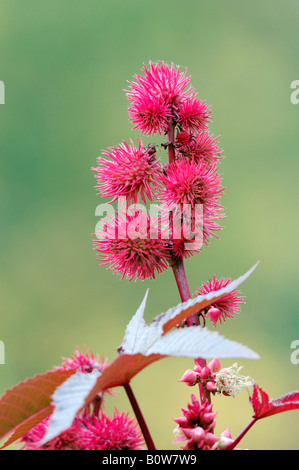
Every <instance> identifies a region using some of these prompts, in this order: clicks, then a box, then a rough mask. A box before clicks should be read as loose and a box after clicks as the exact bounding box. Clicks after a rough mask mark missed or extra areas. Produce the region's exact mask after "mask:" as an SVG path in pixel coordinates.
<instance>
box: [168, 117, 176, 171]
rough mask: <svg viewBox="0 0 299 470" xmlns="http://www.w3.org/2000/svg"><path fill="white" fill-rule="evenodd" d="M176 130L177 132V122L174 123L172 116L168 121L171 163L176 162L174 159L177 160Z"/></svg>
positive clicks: (169, 157)
mask: <svg viewBox="0 0 299 470" xmlns="http://www.w3.org/2000/svg"><path fill="white" fill-rule="evenodd" d="M174 132H175V124H173V120H172V118H170V119H169V123H168V159H169V163H171V162H174V160H175V151H174Z"/></svg>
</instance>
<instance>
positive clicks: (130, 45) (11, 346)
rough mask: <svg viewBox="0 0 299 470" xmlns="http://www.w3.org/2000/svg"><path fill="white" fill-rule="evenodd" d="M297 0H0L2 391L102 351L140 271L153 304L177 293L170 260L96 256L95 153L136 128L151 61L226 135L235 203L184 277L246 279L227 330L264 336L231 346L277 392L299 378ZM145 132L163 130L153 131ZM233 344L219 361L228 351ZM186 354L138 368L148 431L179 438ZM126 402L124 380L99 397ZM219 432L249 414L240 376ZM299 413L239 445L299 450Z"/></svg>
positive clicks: (159, 308) (135, 302)
mask: <svg viewBox="0 0 299 470" xmlns="http://www.w3.org/2000/svg"><path fill="white" fill-rule="evenodd" d="M298 3H299V2H298V1H297V0H296V1H289V0H262V1H261V0H252V1H251V2H240V1H239V2H238V1H231V0H226V1H225V2H224V1H222V0H217V1H216V0H210V1H209V2H206V1H203V0H196V1H195V0H194V1H192V0H185V1H184V2H179V1H177V0H171V1H170V0H164V1H157V0H152V1H151V2H143V1H140V0H134V1H133V0H131V1H127V2H123V1H121V0H111V1H104V0H84V1H83V0H80V1H79V0H52V1H51V2H41V1H40V0H27V1H26V2H24V1H23V0H1V5H0V80H3V81H4V83H5V87H6V88H5V91H6V96H5V98H6V104H5V105H2V106H0V116H1V129H0V133H1V137H0V151H1V158H0V165H1V171H0V205H1V218H0V227H1V246H0V256H1V258H0V260H1V261H0V285H1V287H0V289H1V293H0V305H1V315H0V339H1V340H3V341H4V343H5V352H6V364H5V365H2V366H0V389H1V390H0V391H1V393H3V392H4V390H5V389H6V388H9V387H12V386H13V385H15V384H16V383H17V382H19V381H21V380H23V379H25V378H26V377H28V376H32V375H34V374H36V373H42V372H44V371H46V370H48V369H50V368H52V367H53V366H54V365H59V364H60V358H61V357H62V356H70V355H71V354H72V353H73V351H74V349H75V346H79V347H80V348H84V345H86V346H87V347H88V349H89V350H90V349H91V350H93V351H94V352H95V353H99V354H102V355H103V356H105V357H108V358H109V359H110V360H112V359H113V358H114V357H115V356H116V347H117V346H118V345H119V344H120V342H121V340H122V337H123V334H124V330H125V327H126V325H127V323H128V321H129V319H130V318H131V316H132V314H133V313H135V311H136V309H137V307H138V306H139V304H140V302H141V300H142V298H143V295H144V293H145V290H146V288H148V287H149V288H150V295H149V301H148V305H147V310H146V319H147V321H151V319H152V318H153V317H154V316H156V315H157V314H159V313H161V312H163V311H165V310H166V309H167V308H169V307H172V306H174V305H175V304H176V303H178V302H179V296H178V293H177V290H176V286H175V283H174V280H173V278H172V273H171V272H170V271H169V272H166V273H164V274H163V275H161V276H159V277H157V279H156V281H151V282H143V283H140V282H139V283H136V282H131V283H128V282H127V281H120V279H119V277H117V276H116V275H113V274H112V273H110V272H108V271H106V270H105V268H103V267H101V266H99V263H98V262H97V260H96V254H95V252H94V251H93V245H92V240H93V236H92V233H93V231H94V227H95V224H96V222H97V218H96V217H95V208H96V206H97V205H98V204H99V203H100V202H102V201H101V200H100V199H99V197H98V196H96V192H95V190H94V185H95V180H94V175H93V173H92V172H91V171H90V168H91V167H92V166H94V165H95V164H96V159H97V156H98V155H99V154H100V152H101V150H102V149H105V148H107V147H108V146H112V145H117V144H118V143H119V142H121V140H123V139H129V138H131V137H132V138H133V139H134V140H135V139H136V138H137V137H139V133H138V132H137V131H132V125H131V124H130V123H129V121H128V112H127V106H128V102H127V99H126V96H125V93H124V91H123V90H124V89H125V88H126V85H127V83H126V81H127V80H130V79H131V78H132V76H133V75H134V74H135V73H138V72H139V71H140V69H141V67H142V63H143V62H145V63H148V61H149V60H152V61H158V60H160V59H161V60H164V61H166V62H168V63H170V62H174V63H175V64H178V65H180V66H181V67H182V70H185V67H188V71H189V73H190V74H191V76H192V84H193V86H194V87H195V89H196V90H197V91H198V94H199V97H200V98H201V99H206V101H207V103H208V104H209V105H212V117H213V124H212V125H211V130H212V131H213V132H214V133H215V134H217V135H221V140H220V142H221V145H222V147H223V149H224V154H225V157H226V158H225V159H224V160H223V161H222V163H221V171H222V173H223V175H224V185H225V186H226V188H227V189H226V192H225V195H224V197H223V198H222V202H223V204H224V205H225V207H226V208H227V209H226V214H227V218H226V219H225V224H224V225H225V229H224V230H223V231H222V232H221V236H220V240H219V241H218V240H216V239H215V240H213V241H212V242H211V243H210V245H209V247H208V248H206V249H205V250H204V251H203V252H202V254H200V255H197V256H195V257H194V258H193V259H191V260H190V261H188V262H187V264H186V271H187V277H188V279H189V282H190V287H191V290H192V292H194V291H195V289H196V287H197V286H199V285H200V284H201V282H202V281H203V280H207V279H208V278H209V277H211V276H212V275H213V274H214V273H215V274H216V275H218V276H221V275H223V276H231V277H232V278H236V277H238V276H239V275H241V274H243V273H244V272H245V271H247V269H249V268H250V267H251V266H252V265H253V264H254V263H255V262H256V261H257V260H260V265H259V267H258V269H257V270H256V271H255V273H254V274H253V275H252V277H251V278H250V279H249V280H247V281H246V283H245V284H244V285H243V286H242V290H243V293H244V294H245V295H246V296H247V303H246V306H244V307H243V309H242V315H240V316H239V317H238V318H236V319H235V320H233V321H229V322H227V323H226V324H225V325H224V326H223V327H222V328H221V329H220V331H221V333H223V334H225V335H226V336H227V337H228V338H230V339H234V340H238V341H240V342H242V343H244V344H247V345H248V346H250V347H251V348H252V349H254V350H256V351H257V352H258V353H259V354H260V356H261V359H260V360H259V361H254V362H251V361H238V364H240V365H241V364H242V363H243V364H244V374H245V375H250V376H251V377H253V378H254V379H255V381H256V382H257V383H258V384H259V385H260V386H262V387H263V388H264V389H265V390H267V391H268V392H269V394H270V396H271V397H273V398H276V397H278V396H280V395H282V394H284V393H286V392H288V391H291V390H294V389H299V380H298V378H299V364H298V365H297V366H296V365H293V364H292V363H291V361H290V355H291V352H292V349H291V348H290V344H291V342H292V341H293V340H296V339H299V317H298V278H297V274H298V258H299V257H298V228H299V227H298V189H297V188H298V147H299V143H298V123H299V105H297V106H296V105H293V104H291V101H290V94H291V89H290V84H291V82H292V81H293V80H296V79H299V70H298V44H299V41H298V39H299V37H298V25H299V23H298V18H299V5H298ZM154 141H155V139H154ZM231 362H232V361H223V365H230V364H231ZM192 364H193V361H192V360H188V359H175V358H168V359H165V360H163V361H161V362H159V363H155V364H153V365H151V366H150V367H149V368H147V369H145V370H143V371H142V372H141V373H140V374H139V375H138V376H137V377H136V378H134V380H133V382H132V386H133V389H134V391H135V394H136V396H137V398H138V400H139V402H140V405H141V407H142V410H143V411H144V415H145V417H146V419H147V421H148V425H149V427H150V429H151V431H152V435H153V438H154V440H155V442H156V445H157V447H158V448H160V449H177V448H178V446H177V445H174V444H172V440H173V434H172V431H173V428H174V427H175V426H174V423H173V421H172V419H171V417H176V416H180V414H181V411H180V408H181V407H184V406H186V404H187V402H188V400H189V399H190V393H191V392H193V391H194V392H195V390H194V389H190V388H188V387H186V386H184V385H183V384H180V383H178V379H179V378H180V377H181V375H182V373H183V372H184V370H185V369H186V368H189V367H192ZM114 406H117V407H118V408H119V409H121V410H125V411H126V410H128V411H131V409H130V406H129V405H128V403H127V399H126V397H125V395H124V392H123V391H122V390H120V391H119V394H118V396H117V397H116V398H115V399H110V400H109V403H108V405H107V408H106V411H107V412H109V413H110V412H111V413H112V411H113V409H114ZM214 408H215V410H219V413H218V421H217V427H216V432H217V434H220V432H222V431H223V430H224V429H225V428H226V427H228V426H229V427H230V429H231V432H232V434H233V435H234V436H236V435H237V434H238V433H239V432H240V431H241V430H242V429H243V427H244V426H245V425H246V424H247V422H248V421H249V420H250V417H251V408H250V406H249V403H248V395H247V392H246V391H244V392H242V394H241V395H240V396H238V397H236V398H235V399H228V398H221V397H219V398H216V399H215V407H214ZM298 418H299V415H298V412H288V413H285V414H284V415H279V416H276V417H271V418H268V420H264V421H261V422H259V423H257V424H256V427H255V428H253V429H252V430H251V431H250V432H249V433H248V435H247V436H246V438H245V439H244V442H243V444H242V445H243V447H245V448H251V449H253V448H255V449H279V448H283V449H299V440H298V435H299V423H298Z"/></svg>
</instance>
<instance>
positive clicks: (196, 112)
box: [178, 97, 211, 132]
mask: <svg viewBox="0 0 299 470" xmlns="http://www.w3.org/2000/svg"><path fill="white" fill-rule="evenodd" d="M178 115H179V117H178V124H179V125H180V127H181V128H183V129H184V130H188V131H191V132H192V131H193V132H196V131H198V130H200V129H201V130H202V129H206V128H207V127H208V123H209V122H211V119H210V107H208V106H207V105H206V104H205V102H204V101H200V100H198V99H196V98H194V97H191V98H186V99H185V100H183V101H182V103H181V104H180V108H179V112H178Z"/></svg>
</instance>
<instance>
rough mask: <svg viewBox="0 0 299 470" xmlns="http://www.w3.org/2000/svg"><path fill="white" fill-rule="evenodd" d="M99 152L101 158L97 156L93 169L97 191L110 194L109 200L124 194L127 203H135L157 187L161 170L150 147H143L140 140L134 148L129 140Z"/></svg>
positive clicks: (150, 196)
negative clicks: (101, 155)
mask: <svg viewBox="0 0 299 470" xmlns="http://www.w3.org/2000/svg"><path fill="white" fill-rule="evenodd" d="M102 154H103V155H104V157H99V158H98V167H97V168H93V171H94V172H95V177H96V179H97V180H98V185H97V186H96V188H97V189H98V191H99V192H98V194H100V195H102V196H104V197H112V200H111V202H113V201H115V200H116V199H117V198H118V197H120V196H126V198H127V202H128V203H129V202H130V201H133V202H134V203H136V202H138V201H139V199H140V197H141V199H142V201H143V202H144V203H146V199H145V197H147V198H148V199H149V200H150V201H151V200H152V192H153V191H154V190H157V188H158V187H159V182H158V175H159V174H160V172H161V167H160V164H159V161H158V160H156V159H155V152H153V149H152V147H148V148H144V146H143V143H142V140H141V139H139V140H138V147H135V145H134V144H133V141H132V140H131V145H129V144H128V143H127V142H125V141H124V142H122V144H120V145H118V146H117V147H110V148H109V149H108V150H106V151H103V152H102ZM107 158H108V159H107Z"/></svg>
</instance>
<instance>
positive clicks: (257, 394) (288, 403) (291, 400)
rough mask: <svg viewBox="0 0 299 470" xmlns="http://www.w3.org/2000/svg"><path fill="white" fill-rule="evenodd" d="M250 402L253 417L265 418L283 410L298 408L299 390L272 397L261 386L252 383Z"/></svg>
mask: <svg viewBox="0 0 299 470" xmlns="http://www.w3.org/2000/svg"><path fill="white" fill-rule="evenodd" d="M250 403H251V405H252V407H253V411H254V414H253V418H256V419H261V418H266V417H268V416H273V415H276V414H278V413H283V412H285V411H291V410H299V392H290V393H287V394H286V395H283V396H282V397H280V398H277V399H272V398H269V395H268V394H267V393H266V392H265V391H264V390H263V389H262V388H261V387H259V386H258V385H257V384H254V385H253V394H252V396H251V397H250Z"/></svg>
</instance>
